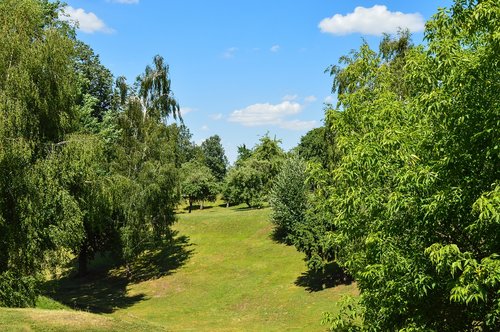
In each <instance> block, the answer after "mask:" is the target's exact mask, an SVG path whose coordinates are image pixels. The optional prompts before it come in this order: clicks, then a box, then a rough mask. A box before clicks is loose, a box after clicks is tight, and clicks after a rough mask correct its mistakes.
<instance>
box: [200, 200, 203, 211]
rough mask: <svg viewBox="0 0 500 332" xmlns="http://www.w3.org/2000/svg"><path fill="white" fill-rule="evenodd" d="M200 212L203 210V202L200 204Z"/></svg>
mask: <svg viewBox="0 0 500 332" xmlns="http://www.w3.org/2000/svg"><path fill="white" fill-rule="evenodd" d="M200 210H203V201H201V202H200Z"/></svg>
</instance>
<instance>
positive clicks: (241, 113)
mask: <svg viewBox="0 0 500 332" xmlns="http://www.w3.org/2000/svg"><path fill="white" fill-rule="evenodd" d="M301 110H302V105H300V104H299V103H296V102H292V101H289V100H285V101H283V102H281V103H279V104H270V103H257V104H253V105H250V106H247V107H245V108H243V109H240V110H235V111H233V112H232V113H231V115H230V116H229V119H228V121H230V122H236V123H239V124H242V125H243V126H245V127H255V126H266V125H275V126H278V127H280V128H284V129H291V130H304V129H308V128H312V127H313V126H314V125H315V121H301V120H296V119H292V120H289V119H288V118H289V117H290V116H293V115H297V114H299V113H300V112H301Z"/></svg>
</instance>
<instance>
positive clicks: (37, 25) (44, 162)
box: [0, 0, 83, 306]
mask: <svg viewBox="0 0 500 332" xmlns="http://www.w3.org/2000/svg"><path fill="white" fill-rule="evenodd" d="M59 7H60V5H59V4H58V3H55V4H53V3H48V2H45V1H44V2H40V1H30V0H22V1H11V0H6V1H2V2H0V44H1V45H2V47H1V48H0V174H1V176H0V234H2V236H1V238H0V304H3V305H8V306H27V305H33V304H34V301H35V299H36V295H37V293H38V287H37V286H38V285H37V280H39V279H40V274H41V271H42V270H43V269H44V267H46V262H47V260H46V258H47V257H50V258H52V260H55V258H57V257H60V256H61V253H63V252H66V251H68V250H71V249H72V248H74V247H75V246H77V245H78V244H79V243H80V241H81V240H82V233H83V227H82V226H83V224H82V214H81V211H80V210H79V209H78V206H77V204H76V202H75V200H74V199H73V197H71V195H70V193H69V192H68V190H67V188H65V187H64V186H63V184H62V183H61V180H60V177H59V174H58V173H57V171H56V167H55V165H57V161H56V156H54V155H53V154H52V151H53V150H54V149H57V147H58V146H60V145H61V141H62V139H63V138H64V135H65V133H66V132H67V131H68V130H70V128H71V124H72V122H73V121H74V120H75V118H76V116H75V112H74V111H75V106H76V100H75V96H77V94H78V89H79V83H78V78H77V76H76V75H75V73H74V70H73V68H74V67H73V64H74V63H73V59H74V56H75V51H74V45H75V44H74V31H73V30H72V28H71V27H70V26H69V25H68V24H66V23H65V22H62V21H60V20H59V19H58V18H57V17H58V16H57V12H58V10H59Z"/></svg>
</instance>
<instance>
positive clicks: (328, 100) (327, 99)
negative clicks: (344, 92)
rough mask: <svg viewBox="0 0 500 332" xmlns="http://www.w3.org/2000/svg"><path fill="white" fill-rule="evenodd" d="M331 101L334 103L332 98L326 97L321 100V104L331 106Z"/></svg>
mask: <svg viewBox="0 0 500 332" xmlns="http://www.w3.org/2000/svg"><path fill="white" fill-rule="evenodd" d="M333 101H334V98H333V96H326V97H325V99H324V100H323V102H324V103H326V104H331V103H333Z"/></svg>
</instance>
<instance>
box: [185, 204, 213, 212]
mask: <svg viewBox="0 0 500 332" xmlns="http://www.w3.org/2000/svg"><path fill="white" fill-rule="evenodd" d="M200 206H201V205H199V204H193V207H192V209H191V210H192V211H203V210H209V209H213V206H212V205H203V209H200ZM182 210H184V211H188V212H189V206H186V207H184V208H182Z"/></svg>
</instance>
